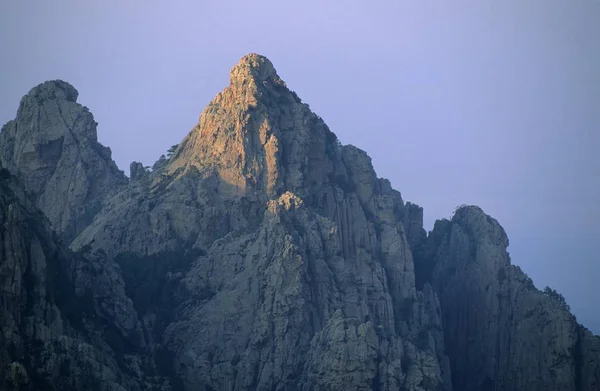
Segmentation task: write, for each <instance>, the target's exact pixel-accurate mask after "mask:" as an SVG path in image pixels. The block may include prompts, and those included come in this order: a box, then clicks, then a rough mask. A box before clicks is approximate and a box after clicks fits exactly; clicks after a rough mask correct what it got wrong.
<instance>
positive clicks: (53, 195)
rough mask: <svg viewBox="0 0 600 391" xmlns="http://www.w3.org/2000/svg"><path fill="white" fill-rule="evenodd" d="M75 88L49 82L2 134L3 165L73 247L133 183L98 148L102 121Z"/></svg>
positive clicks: (26, 100)
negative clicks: (114, 197) (105, 207)
mask: <svg viewBox="0 0 600 391" xmlns="http://www.w3.org/2000/svg"><path fill="white" fill-rule="evenodd" d="M77 96H78V92H77V90H76V89H75V88H74V87H73V86H71V85H70V84H68V83H66V82H64V81H60V80H54V81H48V82H45V83H42V84H40V85H38V86H37V87H35V88H33V89H32V90H31V91H30V92H29V93H28V94H27V95H25V96H24V97H23V99H21V103H20V105H19V109H18V111H17V116H16V119H15V120H13V121H9V122H8V123H7V124H6V125H4V126H3V128H2V131H1V132H0V162H1V163H2V165H3V166H4V167H5V168H7V169H8V170H9V171H11V172H12V173H13V174H15V175H16V176H17V177H18V178H19V180H20V181H21V182H22V183H23V185H24V186H25V189H26V190H27V191H28V192H29V193H30V194H31V195H32V196H33V197H34V199H35V202H36V205H37V206H38V208H40V209H41V210H42V211H43V212H44V214H45V215H46V216H47V217H48V219H49V220H50V222H51V223H52V228H53V229H54V230H55V231H56V232H57V233H59V234H60V235H61V237H62V238H63V239H64V240H65V242H66V243H69V242H70V241H71V240H72V239H73V238H74V237H75V236H76V235H77V234H79V233H80V232H81V231H82V230H83V229H84V228H85V227H86V226H87V225H89V224H90V223H91V222H92V219H93V217H94V215H95V214H96V213H97V212H98V211H99V210H100V208H101V206H102V204H103V202H104V201H105V199H106V198H108V197H109V196H110V195H112V194H115V193H116V192H117V191H118V190H119V189H120V188H121V187H123V186H124V185H125V184H126V183H127V178H126V177H125V175H124V174H123V172H121V171H119V169H118V168H117V166H116V165H115V163H114V162H113V160H112V159H111V151H110V148H107V147H104V146H103V145H101V144H100V143H98V138H97V134H96V125H97V124H96V122H95V121H94V117H93V116H92V114H91V113H90V111H89V110H88V108H87V107H85V106H82V105H80V104H79V103H77Z"/></svg>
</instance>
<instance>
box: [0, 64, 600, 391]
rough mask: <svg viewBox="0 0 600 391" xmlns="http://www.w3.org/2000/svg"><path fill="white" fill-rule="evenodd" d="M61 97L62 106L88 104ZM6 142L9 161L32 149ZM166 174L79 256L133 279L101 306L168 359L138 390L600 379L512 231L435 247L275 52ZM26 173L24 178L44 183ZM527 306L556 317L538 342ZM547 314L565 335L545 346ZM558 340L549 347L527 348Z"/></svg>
mask: <svg viewBox="0 0 600 391" xmlns="http://www.w3.org/2000/svg"><path fill="white" fill-rule="evenodd" d="M56 90H57V91H58V92H57V93H55V94H54V95H52V94H50V95H51V96H52V98H51V99H54V100H57V101H58V106H59V107H60V106H61V104H64V103H61V102H63V101H66V102H74V100H75V99H76V93H75V94H73V93H72V91H71V92H69V91H70V90H69V89H66V90H65V88H63V87H61V88H57V89H56ZM73 90H74V89H73ZM60 91H63V92H60ZM36 94H37V95H40V94H39V93H36ZM61 94H62V95H61ZM42 95H43V94H42ZM44 99H47V98H44ZM32 107H34V108H35V107H37V106H35V105H33V106H32ZM21 116H22V117H24V114H23V113H22V114H21ZM17 117H18V118H19V114H18V115H17ZM11 126H14V125H11ZM93 131H94V132H93V135H94V137H92V138H91V139H93V140H95V125H94V127H93ZM13 133H14V131H13ZM13 133H10V132H9V133H7V134H9V135H10V134H13ZM2 134H4V131H3V132H2ZM2 134H0V148H4V147H3V145H4V143H6V142H8V145H10V146H11V148H12V149H11V150H14V149H15V148H14V145H16V144H15V143H14V141H11V140H12V139H11V138H8V141H3V140H5V139H6V138H5V139H3V138H2ZM5 136H6V135H5ZM11 142H12V143H13V144H11ZM36 148H37V149H41V147H40V146H39V145H37V144H36V145H35V146H34V150H35V149H36ZM68 148H71V149H72V148H73V146H68ZM66 154H67V155H68V154H69V151H67V152H66ZM7 160H9V161H12V160H14V159H7ZM111 164H114V163H112V160H110V156H108V163H107V165H108V166H110V165H111ZM56 167H57V168H56V172H58V173H59V174H60V173H61V172H62V170H64V169H65V167H63V166H59V165H57V166H56ZM154 167H155V169H154V170H153V171H152V172H146V170H145V169H143V167H139V165H138V164H132V175H131V179H132V180H131V182H130V183H129V185H127V186H122V187H120V188H119V187H118V186H117V189H121V190H120V191H119V192H118V194H116V196H114V197H113V196H112V193H111V194H108V193H106V194H101V195H99V196H98V197H97V199H98V200H99V202H100V204H101V205H103V207H102V210H100V211H99V212H98V213H97V214H96V217H95V219H94V221H93V222H92V223H91V224H89V225H88V226H87V227H86V228H85V229H83V230H82V231H81V233H80V234H79V235H78V236H77V237H76V238H75V240H74V241H73V242H72V244H71V248H72V249H74V250H78V251H85V252H86V253H88V254H97V255H96V262H104V264H105V265H107V267H110V268H112V269H111V270H118V269H116V268H115V267H114V262H117V263H118V264H119V265H120V268H121V270H122V274H120V273H119V272H118V271H117V272H116V274H113V277H112V278H113V279H114V281H117V282H118V284H117V285H118V286H122V285H119V284H122V282H119V281H123V280H124V285H125V287H124V289H123V290H122V291H116V292H111V291H110V290H107V289H106V288H107V286H106V285H102V284H99V285H96V286H97V288H96V289H97V290H96V291H94V293H93V294H92V296H93V297H108V298H112V299H110V300H109V301H108V302H109V303H110V302H111V300H113V301H112V302H115V303H131V301H130V298H131V299H133V302H132V304H131V305H129V304H128V305H124V304H119V305H117V306H109V307H105V308H104V309H105V310H107V309H109V308H112V309H113V310H117V309H118V311H117V312H114V311H113V312H110V311H108V312H106V313H107V314H108V316H107V319H108V320H112V321H115V320H116V321H118V322H117V323H116V325H117V330H119V331H118V335H119V338H120V340H121V345H120V346H125V347H126V349H125V350H124V351H122V354H126V355H128V356H129V357H133V358H135V360H137V361H140V360H142V361H143V360H146V361H148V360H150V363H149V364H148V366H147V367H145V368H141V369H140V370H139V371H138V373H139V376H138V377H137V379H138V380H135V381H140V380H139V379H143V378H144V376H147V371H148V368H156V370H158V372H159V373H160V374H161V375H162V376H163V377H171V378H172V379H174V382H172V385H173V387H174V388H176V389H178V388H181V389H186V390H196V389H207V390H208V389H223V390H254V389H277V390H299V389H304V390H309V389H310V390H338V389H339V390H342V389H356V390H360V389H364V390H368V389H375V390H380V389H401V390H415V391H416V390H437V391H439V390H451V389H452V387H453V385H454V388H455V389H461V390H462V389H466V390H471V389H472V390H476V389H506V390H519V389H523V390H525V389H527V390H530V389H531V390H537V389H539V390H542V389H552V388H548V387H555V388H554V389H557V390H558V389H565V390H585V391H587V390H590V391H591V390H594V389H595V387H596V385H597V384H598V378H599V377H600V376H599V375H598V373H599V372H600V371H599V368H600V366H599V365H598V357H599V356H600V354H599V353H598V352H599V349H598V342H597V341H598V339H597V338H596V337H593V336H591V334H589V332H586V331H585V330H583V329H582V328H581V327H580V326H579V325H577V324H576V322H575V321H574V319H573V318H572V317H571V316H570V314H566V313H565V312H564V310H562V309H560V308H556V306H555V305H554V304H553V303H552V302H551V301H549V299H548V298H547V297H545V296H544V295H542V294H541V293H539V292H538V291H537V290H535V288H533V286H532V285H531V284H530V283H529V282H528V280H527V279H526V278H525V277H524V275H523V274H522V273H521V272H520V271H519V270H518V269H516V268H515V267H513V266H511V265H510V260H509V259H508V255H507V254H506V251H505V250H506V245H507V243H508V242H507V239H506V235H505V233H504V231H503V230H502V228H501V227H500V226H499V225H498V224H497V222H495V220H493V219H491V218H489V217H488V216H486V215H485V214H484V213H483V212H482V211H481V210H480V209H478V208H473V207H469V208H464V209H459V210H458V211H457V213H456V215H455V217H454V218H453V220H452V221H440V222H438V223H436V227H435V229H434V231H433V232H432V233H431V234H430V235H429V236H427V234H426V233H425V231H424V230H423V222H422V217H423V215H422V209H421V208H420V207H419V206H417V205H414V204H411V203H406V204H405V203H404V201H403V200H402V197H401V195H400V193H399V192H397V191H395V190H393V189H392V188H391V186H390V183H389V181H387V180H384V179H379V178H377V176H376V174H375V172H374V170H373V167H372V165H371V161H370V158H369V157H368V156H367V155H366V153H365V152H363V151H361V150H359V149H358V148H355V147H353V146H342V145H341V144H340V143H339V141H338V140H337V138H336V136H335V135H334V134H333V133H332V132H331V131H330V130H329V129H328V128H327V126H326V125H325V124H324V122H323V121H322V120H321V119H320V118H319V117H318V116H317V115H315V114H314V113H312V112H311V111H310V109H309V108H308V106H307V105H305V104H303V103H302V102H301V101H300V99H299V98H298V97H297V96H296V95H295V93H293V92H292V91H290V90H288V89H287V87H286V85H285V83H284V82H283V81H282V80H281V78H280V77H279V76H278V75H277V72H276V71H275V69H274V67H273V65H272V64H271V62H270V61H269V60H268V59H266V58H265V57H263V56H260V55H257V54H251V55H248V56H245V57H244V58H242V60H241V61H240V63H239V64H237V65H236V66H234V67H233V68H232V70H231V73H230V85H229V86H228V87H227V88H226V89H225V90H224V91H223V92H221V93H219V94H218V95H217V97H216V98H215V99H214V100H213V101H212V102H211V103H210V104H209V105H208V106H207V108H206V109H205V110H204V111H203V113H202V115H201V117H200V120H199V123H198V125H197V126H195V127H194V129H192V131H191V132H190V133H189V134H188V136H186V138H185V139H184V140H183V141H182V143H180V144H179V146H178V147H177V149H176V150H175V151H174V154H173V156H171V157H170V158H169V159H164V160H161V161H159V162H157V164H155V166H154ZM12 170H14V171H15V172H16V173H18V175H20V176H22V177H24V181H25V182H26V181H27V180H28V178H27V176H30V177H31V176H34V175H35V173H36V171H35V170H29V171H26V170H25V171H24V170H22V169H21V168H19V167H18V165H15V166H13V168H12ZM109 177H110V176H109ZM92 183H93V182H92ZM34 194H35V192H34ZM41 207H42V210H44V207H46V208H47V209H48V206H47V205H44V204H42V205H41ZM63 207H67V205H63ZM49 211H51V209H49ZM44 212H45V213H47V214H48V213H49V212H48V211H47V210H44ZM59 212H61V213H66V212H67V210H59ZM78 231H79V230H78ZM413 255H414V258H415V259H414V260H413ZM111 265H112V266H111ZM415 269H416V270H415ZM502 270H504V273H502V272H501V271H502ZM482 271H485V272H482ZM415 274H416V275H417V277H416V278H415ZM501 276H504V277H503V278H500V277H501ZM496 277H498V278H497V279H495V278H496ZM473 278H475V283H473V281H472V280H471V279H473ZM92 281H93V279H92ZM506 281H508V282H506ZM523 292H531V293H526V294H525V295H523ZM438 295H439V297H440V298H441V300H439V299H438ZM148 297H152V298H156V300H148ZM523 303H525V304H527V305H529V304H530V303H535V305H536V306H537V307H536V310H535V311H537V312H534V316H533V318H534V319H535V321H533V322H532V323H531V325H530V326H527V327H526V328H524V329H522V328H518V327H516V326H515V325H516V324H517V323H515V316H527V315H528V314H529V310H524V309H523V308H528V307H527V305H525V304H523ZM528 303H529V304H528ZM440 304H441V305H440ZM467 308H475V309H476V310H477V313H478V314H480V315H476V316H473V315H472V311H471V310H467ZM548 313H549V314H551V315H550V316H548V315H547V314H548ZM535 314H537V315H535ZM544 314H546V315H544ZM552 314H553V315H552ZM125 319H128V320H127V321H126V322H123V321H122V320H125ZM540 319H544V321H548V322H550V323H549V324H547V325H546V326H545V328H544V330H545V331H544V332H543V333H542V334H541V335H540V334H536V333H535V332H534V331H535V330H536V329H535V325H537V323H536V322H538V323H539V321H540ZM119 320H121V321H119ZM490 325H492V326H490ZM565 328H568V329H569V330H573V332H572V333H571V332H569V333H567V334H565V333H564V332H563V330H564V329H565ZM137 330H139V332H138V331H137ZM140 336H142V337H140ZM509 337H510V338H509ZM507 338H508V340H509V342H508V343H507V342H506V341H508V340H507ZM557 338H558V342H556V343H554V342H553V344H550V345H548V346H549V347H548V350H539V351H537V352H536V351H535V349H533V348H529V347H527V345H526V344H525V343H529V344H530V345H531V344H533V345H536V346H537V345H539V344H544V343H545V342H546V341H556V340H557ZM444 339H446V341H444ZM446 346H447V347H448V355H446ZM526 349H527V351H526ZM540 355H543V356H544V359H539V357H540ZM448 356H449V357H448ZM515 357H519V360H516V359H515ZM536 360H537V361H536ZM557 360H558V361H557ZM557 365H558V366H557ZM132 381H133V380H132ZM556 387H559V388H556ZM560 387H563V388H560Z"/></svg>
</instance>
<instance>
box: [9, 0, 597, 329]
mask: <svg viewBox="0 0 600 391" xmlns="http://www.w3.org/2000/svg"><path fill="white" fill-rule="evenodd" d="M251 52H256V53H260V54H263V55H265V56H267V57H268V58H269V59H270V60H271V61H272V62H273V63H274V65H275V67H276V69H277V71H278V73H279V75H280V76H281V77H282V79H284V80H285V81H286V82H287V85H288V87H290V88H291V89H292V90H294V91H296V92H297V93H298V95H299V96H300V97H301V98H302V100H303V101H304V102H307V103H309V104H310V106H311V108H312V110H313V111H315V112H316V113H317V114H318V115H320V116H321V117H322V118H323V119H324V120H325V122H326V123H327V124H328V125H329V127H330V128H331V130H332V131H334V132H335V133H336V134H337V135H338V137H339V138H340V140H341V141H342V142H343V143H349V144H354V145H356V146H358V147H360V148H361V149H364V150H366V151H367V152H368V153H369V155H370V156H371V157H372V159H373V164H374V166H375V169H376V171H377V173H378V175H379V176H382V177H386V178H388V179H390V180H391V182H392V185H393V186H394V187H395V188H396V189H398V190H400V191H401V192H402V195H403V198H404V199H405V200H407V201H411V202H415V203H417V204H419V205H421V206H423V207H424V213H425V226H426V228H427V229H431V227H432V226H433V222H434V221H435V220H436V219H438V218H443V217H446V218H449V217H451V216H452V214H453V211H454V209H455V207H456V206H458V205H461V204H475V205H479V206H481V207H482V208H483V209H484V210H485V211H486V212H487V213H488V214H490V215H491V216H493V217H494V218H496V219H497V220H498V221H499V222H500V224H501V225H502V226H503V227H504V228H505V230H506V231H507V233H508V236H509V239H510V246H509V249H508V250H509V252H510V254H511V258H512V261H513V263H514V264H517V265H519V266H521V268H522V269H523V270H524V271H525V272H526V273H527V274H528V275H529V276H530V277H532V279H533V280H534V283H535V284H536V286H537V287H538V288H543V287H544V286H546V285H549V286H551V287H553V288H555V289H557V290H558V291H559V292H561V293H562V294H563V295H564V296H565V298H566V299H567V302H568V303H569V304H570V306H571V308H572V310H573V312H574V313H575V315H576V316H577V318H578V319H579V321H580V322H582V323H583V324H584V325H585V326H586V327H588V328H590V329H592V330H593V331H594V332H596V333H600V310H599V308H600V307H599V304H598V303H599V302H600V289H599V288H598V287H597V285H598V284H599V283H600V245H599V243H598V241H599V240H600V225H599V222H598V221H599V220H600V202H599V201H600V162H599V161H598V159H597V158H596V154H595V153H597V152H598V151H599V150H600V0H525V1H523V0H502V1H501V0H493V1H491V0H477V1H476V0H468V1H467V0H453V1H442V0H428V1H416V0H415V1H398V0H396V1H391V0H390V1H382V0H369V1H352V0H344V1H341V0H328V1H322V0H320V1H316V0H303V1H301V2H287V1H272V0H257V1H243V0H237V1H227V0H218V1H217V0H214V1H206V0H205V1H183V0H170V1H157V0H143V1H142V0H128V1H123V0H102V1H101V0H90V1H81V0H53V1H47V0H28V1H17V0H5V1H2V2H0V56H1V57H0V58H1V61H0V86H1V88H0V122H1V123H5V122H6V121H8V120H10V119H13V118H14V117H15V114H16V110H17V107H18V103H19V100H20V98H21V97H22V96H23V95H24V94H26V93H27V92H28V91H29V90H30V89H31V88H32V87H34V86H35V85H37V84H39V83H41V82H43V81H45V80H51V79H63V80H66V81H68V82H70V83H71V84H73V85H74V86H75V88H77V89H78V90H79V93H80V94H79V99H78V101H79V102H80V103H81V104H83V105H86V106H87V107H89V108H90V110H91V111H92V113H93V114H94V117H95V119H96V121H97V122H98V123H99V126H98V135H99V140H100V142H101V143H103V144H104V145H107V146H109V147H111V149H112V151H113V158H114V159H115V161H116V162H117V164H118V165H119V167H120V168H121V169H123V170H124V171H125V172H126V173H127V174H128V173H129V172H128V171H129V163H130V162H131V161H133V160H136V161H141V162H143V163H145V164H147V165H151V164H152V163H153V162H154V161H155V160H156V159H157V158H158V157H159V156H160V155H161V154H163V153H165V152H166V151H167V149H168V148H169V147H170V146H171V145H173V144H177V143H178V142H179V141H181V139H182V138H183V137H184V136H185V135H186V134H187V133H188V132H189V131H190V130H191V128H192V127H193V126H194V124H195V123H196V122H197V121H198V117H199V115H200V113H201V111H202V109H203V108H204V107H205V105H206V104H207V103H208V102H209V101H210V100H211V99H212V98H213V97H214V96H215V95H216V94H217V93H218V92H219V91H221V90H222V89H223V88H224V87H226V86H227V84H228V82H229V70H230V68H231V67H232V66H233V65H234V64H235V63H236V62H237V61H238V60H239V59H240V58H241V57H242V56H243V55H245V54H247V53H251Z"/></svg>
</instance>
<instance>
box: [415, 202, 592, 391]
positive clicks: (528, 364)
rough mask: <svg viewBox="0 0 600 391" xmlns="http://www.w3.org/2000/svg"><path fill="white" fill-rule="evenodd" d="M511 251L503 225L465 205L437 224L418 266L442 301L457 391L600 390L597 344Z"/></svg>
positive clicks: (448, 348) (478, 209)
mask: <svg viewBox="0 0 600 391" xmlns="http://www.w3.org/2000/svg"><path fill="white" fill-rule="evenodd" d="M507 247H508V238H507V236H506V233H505V232H504V230H503V229H502V227H501V226H500V225H499V224H498V222H497V221H496V220H494V219H493V218H491V217H489V216H488V215H486V214H485V213H484V212H483V211H482V210H481V209H480V208H478V207H474V206H467V207H462V208H460V209H458V210H457V212H456V214H455V215H454V217H453V218H452V220H451V221H448V220H443V221H438V222H436V224H435V228H434V230H433V232H432V233H431V235H430V236H429V238H428V243H427V244H426V250H425V252H426V255H425V257H426V258H428V259H425V261H424V265H421V264H418V265H417V268H420V267H421V266H424V267H425V268H428V270H429V271H430V272H431V274H430V276H429V279H430V281H431V282H432V284H433V286H434V287H435V289H436V291H437V293H438V295H439V297H440V301H441V305H442V313H443V323H444V332H445V335H446V339H445V341H446V348H447V351H448V353H449V357H450V362H451V367H452V378H453V383H454V388H455V389H460V390H465V391H470V390H473V391H475V390H540V391H542V390H556V391H559V390H573V391H574V390H586V391H587V390H589V391H592V390H597V389H598V387H600V356H599V354H598V353H599V351H598V348H597V346H598V343H599V341H600V338H598V337H593V336H592V335H591V333H590V332H589V331H587V330H585V329H584V328H583V327H582V326H580V325H579V324H578V323H577V321H576V320H575V318H574V317H573V315H571V313H569V311H568V310H567V309H566V308H564V306H561V305H560V303H559V302H558V301H556V300H553V299H552V298H551V297H549V296H548V295H546V294H544V293H543V292H541V291H539V290H538V289H536V288H535V286H534V285H533V282H532V281H531V279H529V277H527V276H526V275H525V274H524V273H523V272H522V271H521V269H520V268H519V267H517V266H514V265H511V260H510V257H509V255H508V253H507V252H506V248H507ZM583 346H585V348H584V349H582V347H583Z"/></svg>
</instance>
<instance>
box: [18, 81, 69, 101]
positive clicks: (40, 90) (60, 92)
mask: <svg viewBox="0 0 600 391" xmlns="http://www.w3.org/2000/svg"><path fill="white" fill-rule="evenodd" d="M78 96H79V92H78V91H77V90H76V89H75V87H73V86H72V85H71V84H69V83H67V82H66V81H63V80H48V81H45V82H43V83H41V84H38V85H37V86H35V87H33V88H32V89H31V90H30V91H29V92H28V93H27V95H25V96H24V97H23V99H27V98H36V99H38V100H40V101H47V100H55V99H59V100H66V101H68V102H76V101H77V97H78Z"/></svg>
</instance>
